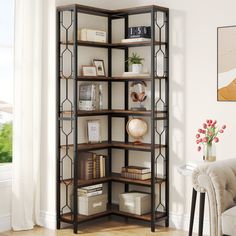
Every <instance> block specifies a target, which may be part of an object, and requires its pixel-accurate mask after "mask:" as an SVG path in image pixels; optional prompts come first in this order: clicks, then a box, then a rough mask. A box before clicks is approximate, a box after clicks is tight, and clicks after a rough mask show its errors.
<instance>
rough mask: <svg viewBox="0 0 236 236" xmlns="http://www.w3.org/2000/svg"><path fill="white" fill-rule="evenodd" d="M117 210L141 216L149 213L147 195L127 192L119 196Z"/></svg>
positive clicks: (149, 205)
mask: <svg viewBox="0 0 236 236" xmlns="http://www.w3.org/2000/svg"><path fill="white" fill-rule="evenodd" d="M119 201H120V203H119V209H120V211H124V212H127V213H131V214H136V215H143V214H146V213H149V212H150V211H151V195H150V194H149V193H140V192H129V193H122V194H120V195H119Z"/></svg>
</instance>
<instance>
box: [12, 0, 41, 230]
mask: <svg viewBox="0 0 236 236" xmlns="http://www.w3.org/2000/svg"><path fill="white" fill-rule="evenodd" d="M43 2H44V1H43V0H16V1H15V71H14V73H15V77H14V81H15V84H14V95H15V97H14V124H13V127H14V129H13V132H14V134H13V184H12V228H13V230H27V229H32V228H33V226H34V225H36V224H37V225H40V158H41V146H42V145H41V143H42V136H41V120H42V119H41V110H42V109H41V100H42V96H41V94H42V89H41V86H42V74H43V72H42V52H43V22H44V21H43Z"/></svg>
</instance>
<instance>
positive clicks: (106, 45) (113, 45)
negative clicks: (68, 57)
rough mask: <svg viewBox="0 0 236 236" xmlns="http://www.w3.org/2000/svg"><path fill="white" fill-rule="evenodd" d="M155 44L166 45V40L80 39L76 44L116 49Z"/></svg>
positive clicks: (64, 42) (66, 43)
mask: <svg viewBox="0 0 236 236" xmlns="http://www.w3.org/2000/svg"><path fill="white" fill-rule="evenodd" d="M152 44H154V45H166V43H164V42H159V41H155V42H154V43H152V42H151V41H143V42H129V43H100V42H93V41H81V40H78V41H77V43H76V45H77V46H84V47H98V48H114V49H125V48H129V47H147V46H152ZM61 45H71V46H73V45H74V42H72V41H68V42H66V41H61Z"/></svg>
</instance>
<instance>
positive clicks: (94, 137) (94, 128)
mask: <svg viewBox="0 0 236 236" xmlns="http://www.w3.org/2000/svg"><path fill="white" fill-rule="evenodd" d="M86 126H87V142H88V143H101V122H100V120H87V124H86Z"/></svg>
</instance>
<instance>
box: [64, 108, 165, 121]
mask: <svg viewBox="0 0 236 236" xmlns="http://www.w3.org/2000/svg"><path fill="white" fill-rule="evenodd" d="M155 113H156V115H157V116H158V118H163V119H165V118H166V116H165V114H166V113H167V112H166V111H156V112H155ZM60 114H61V116H60V118H61V119H63V118H64V119H69V118H71V119H73V116H72V115H73V112H72V111H69V110H68V111H63V112H61V113H60ZM98 115H111V116H121V117H123V116H131V115H132V116H151V110H146V111H142V110H140V111H139V110H123V109H112V110H108V109H103V110H93V111H82V110H78V112H77V116H98Z"/></svg>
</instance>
